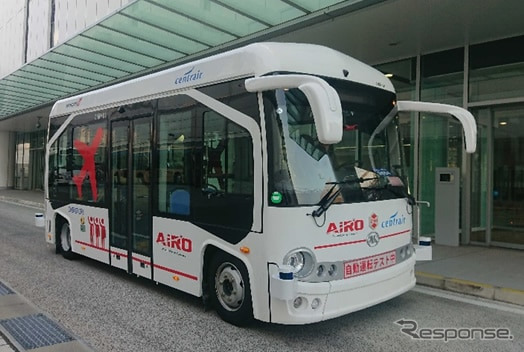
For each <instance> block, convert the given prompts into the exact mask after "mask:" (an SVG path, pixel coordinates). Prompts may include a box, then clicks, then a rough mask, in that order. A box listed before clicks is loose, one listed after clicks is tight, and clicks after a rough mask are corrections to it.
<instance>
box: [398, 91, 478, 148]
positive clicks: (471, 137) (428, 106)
mask: <svg viewBox="0 0 524 352" xmlns="http://www.w3.org/2000/svg"><path fill="white" fill-rule="evenodd" d="M397 108H398V112H402V111H415V112H433V113H439V114H450V115H452V116H453V117H455V118H456V119H457V120H459V121H460V123H461V124H462V128H463V130H464V139H465V141H466V152H468V153H474V152H475V149H477V123H476V122H475V118H474V117H473V115H471V113H470V112H469V111H467V110H466V109H463V108H460V107H458V106H454V105H448V104H438V103H426V102H422V101H397Z"/></svg>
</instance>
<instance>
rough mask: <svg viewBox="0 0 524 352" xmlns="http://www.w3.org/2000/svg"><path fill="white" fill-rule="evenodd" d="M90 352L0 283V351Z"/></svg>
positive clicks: (4, 284) (85, 346) (88, 348)
mask: <svg viewBox="0 0 524 352" xmlns="http://www.w3.org/2000/svg"><path fill="white" fill-rule="evenodd" d="M29 350H30V351H32V352H69V351H75V352H76V351H78V352H89V351H93V350H92V349H91V348H90V347H89V346H87V345H86V344H85V343H84V342H83V341H81V340H79V339H78V338H76V337H75V336H73V335H72V334H71V333H70V332H68V331H67V330H65V329H64V328H63V327H62V326H60V324H58V323H57V322H55V321H53V320H52V319H50V318H49V317H47V316H46V315H45V314H43V313H42V312H41V311H40V310H39V309H38V307H36V306H35V305H34V304H32V303H31V302H29V301H28V300H27V299H25V298H24V297H23V296H21V295H20V294H18V293H17V292H16V291H15V290H13V289H12V288H11V287H9V286H8V285H7V284H6V283H4V282H2V281H0V352H24V351H29Z"/></svg>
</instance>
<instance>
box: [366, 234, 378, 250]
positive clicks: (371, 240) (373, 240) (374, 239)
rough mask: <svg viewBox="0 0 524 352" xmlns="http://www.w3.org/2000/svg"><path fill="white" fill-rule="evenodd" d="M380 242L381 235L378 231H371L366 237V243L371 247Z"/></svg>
mask: <svg viewBox="0 0 524 352" xmlns="http://www.w3.org/2000/svg"><path fill="white" fill-rule="evenodd" d="M379 242H380V236H379V235H378V233H376V232H370V233H369V234H368V237H367V238H366V243H367V244H368V246H370V247H375V246H376V245H377V244H378V243H379Z"/></svg>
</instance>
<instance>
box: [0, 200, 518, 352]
mask: <svg viewBox="0 0 524 352" xmlns="http://www.w3.org/2000/svg"><path fill="white" fill-rule="evenodd" d="M35 211H36V210H35V209H31V208H28V207H23V206H19V205H14V204H7V203H3V202H1V201H0V279H1V280H2V281H4V282H6V283H7V284H9V285H10V286H11V287H13V288H14V289H15V290H17V291H18V292H19V293H20V294H22V295H23V296H25V297H26V298H27V299H29V300H31V301H32V302H33V303H34V304H36V305H37V306H38V307H39V308H40V309H41V310H43V311H44V312H45V313H46V314H48V315H49V316H50V317H51V318H53V319H55V320H56V321H59V322H60V323H61V324H62V325H63V326H64V327H65V328H67V329H69V330H70V331H71V332H72V333H73V334H75V335H76V336H78V337H79V338H80V339H83V340H84V341H85V342H86V343H87V344H89V345H90V346H92V347H93V348H94V349H95V350H97V351H100V352H104V351H141V352H146V351H155V352H159V351H279V352H281V351H315V352H317V351H322V352H328V351H395V350H397V351H458V352H460V351H475V352H479V351H496V352H500V351H519V352H520V351H524V324H523V323H522V322H523V321H524V319H523V318H524V310H523V309H522V308H519V307H515V306H510V305H504V304H499V303H495V302H485V301H481V300H478V299H475V300H473V299H470V298H468V297H465V296H459V295H455V294H445V295H444V297H443V296H442V295H441V291H438V290H429V289H424V288H416V289H415V290H413V291H410V292H408V293H406V294H404V295H402V296H400V297H398V298H395V299H393V300H390V301H388V302H385V303H383V304H380V305H378V306H375V307H372V308H368V309H366V310H363V311H360V312H356V313H353V314H350V315H347V316H344V317H341V318H338V319H333V320H330V321H326V322H322V323H318V324H312V325H306V326H282V325H272V324H265V323H258V322H257V323H255V324H254V325H253V326H251V327H249V328H242V329H241V328H237V327H235V326H232V325H229V324H227V323H225V322H223V321H222V320H220V318H218V316H217V315H216V313H215V312H214V311H204V308H203V305H202V303H201V300H200V299H199V298H196V297H192V296H189V295H187V294H184V293H181V292H178V291H175V290H173V289H170V288H167V287H164V286H161V285H155V284H154V283H151V282H149V281H147V280H144V279H140V278H137V277H135V276H131V275H127V274H126V273H124V272H122V271H120V270H117V269H113V268H110V267H108V266H105V265H102V264H99V263H97V262H95V261H92V260H89V259H81V260H76V261H67V260H65V259H63V258H62V257H61V256H60V255H56V254H55V253H54V248H51V247H48V246H47V245H46V244H45V241H44V234H43V230H42V229H40V228H36V227H35V226H34V213H35ZM399 320H404V325H403V326H401V325H399V324H397V323H395V322H397V321H399ZM409 321H412V322H415V323H416V324H417V327H416V329H414V328H413V323H410V322H409ZM402 327H403V328H404V329H406V330H409V331H411V336H410V335H409V334H407V333H402V332H401V328H402ZM430 328H442V329H448V330H440V334H441V335H442V334H443V332H444V331H445V334H447V335H448V337H450V339H449V341H448V342H445V341H443V340H442V339H433V340H429V339H427V338H428V336H433V337H439V336H440V335H439V331H435V330H431V329H430ZM468 328H493V329H495V328H496V329H499V330H498V332H501V334H502V335H501V336H503V337H505V335H504V333H505V331H506V330H500V329H507V331H509V334H508V335H511V336H512V338H511V339H499V340H481V339H480V338H479V336H480V335H479V334H480V332H477V335H473V336H474V337H475V338H474V339H467V337H469V336H471V334H472V333H471V332H468V330H467V329H468ZM453 329H455V330H453ZM457 329H460V331H458V330H457ZM491 331H492V332H493V331H494V330H491ZM414 334H416V336H418V337H416V336H415V335H414ZM454 334H460V336H462V337H465V338H466V339H460V340H459V339H457V338H453V337H454ZM473 334H474V333H473ZM421 336H422V337H426V338H425V339H424V338H421Z"/></svg>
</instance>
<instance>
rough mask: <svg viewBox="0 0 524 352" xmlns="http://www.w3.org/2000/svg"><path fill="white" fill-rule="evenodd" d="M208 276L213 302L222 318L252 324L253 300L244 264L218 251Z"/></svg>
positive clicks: (242, 324)
mask: <svg viewBox="0 0 524 352" xmlns="http://www.w3.org/2000/svg"><path fill="white" fill-rule="evenodd" d="M208 275H209V277H208V283H209V290H210V292H209V294H210V298H211V303H212V305H213V306H214V307H215V310H216V311H217V313H218V315H219V316H220V318H222V319H223V320H224V321H226V322H228V323H231V324H233V325H236V326H246V325H249V324H251V323H252V322H253V302H252V299H251V286H250V285H249V275H248V273H247V269H246V267H245V265H244V264H243V263H242V262H241V261H240V260H239V259H237V258H235V257H233V256H231V255H229V254H226V253H224V252H217V253H216V254H215V255H214V256H213V258H212V259H211V262H210V266H209V271H208Z"/></svg>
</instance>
